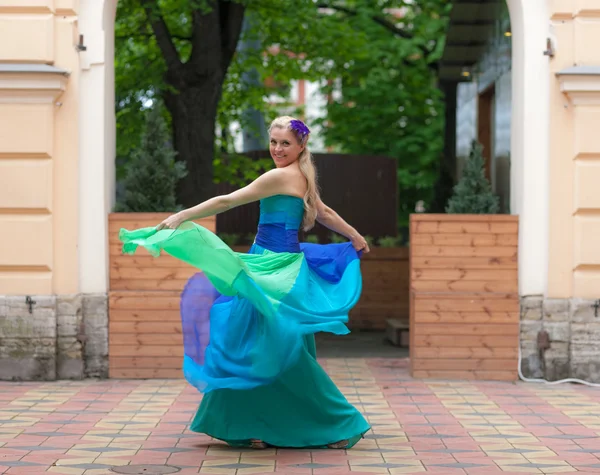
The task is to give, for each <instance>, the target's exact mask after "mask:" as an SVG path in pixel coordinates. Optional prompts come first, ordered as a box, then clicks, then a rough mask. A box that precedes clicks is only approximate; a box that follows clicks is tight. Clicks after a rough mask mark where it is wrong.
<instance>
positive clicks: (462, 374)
mask: <svg viewBox="0 0 600 475" xmlns="http://www.w3.org/2000/svg"><path fill="white" fill-rule="evenodd" d="M412 376H413V378H416V379H440V380H457V379H459V380H467V381H516V380H517V379H519V378H518V376H519V375H518V373H517V370H516V369H515V370H514V371H423V370H419V371H413V372H412Z"/></svg>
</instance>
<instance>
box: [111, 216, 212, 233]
mask: <svg viewBox="0 0 600 475" xmlns="http://www.w3.org/2000/svg"><path fill="white" fill-rule="evenodd" d="M171 214H172V213H110V214H109V215H108V229H109V232H114V231H118V230H119V229H121V228H122V227H123V226H129V229H138V228H147V227H151V226H156V225H157V224H159V223H160V222H161V221H163V220H164V219H166V218H168V217H169V216H171ZM194 222H195V223H197V224H199V225H200V226H203V227H205V228H207V229H210V230H213V229H215V226H216V222H217V220H216V219H215V217H214V216H211V217H209V218H202V219H195V220H194Z"/></svg>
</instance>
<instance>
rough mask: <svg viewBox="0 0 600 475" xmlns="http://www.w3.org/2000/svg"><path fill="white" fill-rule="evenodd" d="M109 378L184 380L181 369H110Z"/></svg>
mask: <svg viewBox="0 0 600 475" xmlns="http://www.w3.org/2000/svg"><path fill="white" fill-rule="evenodd" d="M109 377H110V378H113V379H182V378H183V372H182V370H181V369H164V368H153V369H135V368H134V369H118V368H110V369H109Z"/></svg>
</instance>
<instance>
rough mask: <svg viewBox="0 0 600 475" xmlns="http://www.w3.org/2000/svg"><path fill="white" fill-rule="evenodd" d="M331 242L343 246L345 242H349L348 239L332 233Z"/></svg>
mask: <svg viewBox="0 0 600 475" xmlns="http://www.w3.org/2000/svg"><path fill="white" fill-rule="evenodd" d="M329 242H331V243H332V244H341V243H343V242H348V239H346V238H345V237H344V236H340V235H339V234H336V233H330V234H329Z"/></svg>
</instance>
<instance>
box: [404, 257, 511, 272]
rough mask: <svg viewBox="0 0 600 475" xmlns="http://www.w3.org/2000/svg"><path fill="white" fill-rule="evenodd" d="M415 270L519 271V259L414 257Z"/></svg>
mask: <svg viewBox="0 0 600 475" xmlns="http://www.w3.org/2000/svg"><path fill="white" fill-rule="evenodd" d="M412 266H413V267H414V268H429V269H432V268H436V269H457V268H458V269H491V268H493V269H517V268H518V258H517V256H516V255H515V256H513V257H413V259H412Z"/></svg>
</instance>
